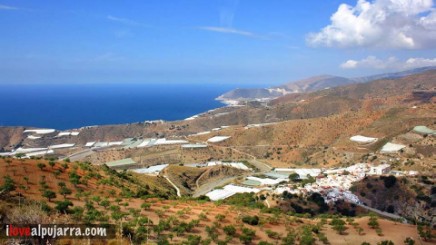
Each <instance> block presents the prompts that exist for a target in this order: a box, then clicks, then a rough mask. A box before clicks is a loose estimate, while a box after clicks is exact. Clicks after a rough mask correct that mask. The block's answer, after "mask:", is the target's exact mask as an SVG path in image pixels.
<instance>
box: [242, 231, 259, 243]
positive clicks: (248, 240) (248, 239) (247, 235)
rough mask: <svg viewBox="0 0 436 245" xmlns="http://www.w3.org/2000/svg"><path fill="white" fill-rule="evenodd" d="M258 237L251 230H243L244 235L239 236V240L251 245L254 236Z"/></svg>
mask: <svg viewBox="0 0 436 245" xmlns="http://www.w3.org/2000/svg"><path fill="white" fill-rule="evenodd" d="M255 235H256V232H255V231H254V230H252V229H249V228H243V229H242V234H241V235H240V236H239V240H240V241H241V242H242V243H243V244H250V243H251V241H252V240H253V239H254V236H255Z"/></svg>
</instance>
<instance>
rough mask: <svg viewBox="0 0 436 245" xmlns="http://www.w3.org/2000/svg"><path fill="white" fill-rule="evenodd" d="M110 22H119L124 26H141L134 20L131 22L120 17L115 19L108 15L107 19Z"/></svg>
mask: <svg viewBox="0 0 436 245" xmlns="http://www.w3.org/2000/svg"><path fill="white" fill-rule="evenodd" d="M106 18H107V19H108V20H110V21H114V22H118V23H121V24H124V25H130V26H138V25H141V24H140V23H139V22H136V21H134V20H130V19H125V18H119V17H115V16H112V15H108V16H107V17H106Z"/></svg>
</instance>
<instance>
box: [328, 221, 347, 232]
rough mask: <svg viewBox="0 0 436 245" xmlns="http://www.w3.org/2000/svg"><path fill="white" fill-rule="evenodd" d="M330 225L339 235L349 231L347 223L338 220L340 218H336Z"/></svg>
mask: <svg viewBox="0 0 436 245" xmlns="http://www.w3.org/2000/svg"><path fill="white" fill-rule="evenodd" d="M330 225H331V226H332V227H333V229H334V230H335V231H337V232H338V234H339V235H342V234H343V232H344V231H345V230H346V229H347V228H346V227H345V221H343V220H342V219H338V218H334V219H333V220H332V221H331V222H330Z"/></svg>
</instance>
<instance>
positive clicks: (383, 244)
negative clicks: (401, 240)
mask: <svg viewBox="0 0 436 245" xmlns="http://www.w3.org/2000/svg"><path fill="white" fill-rule="evenodd" d="M377 245H394V242H393V241H391V240H384V241H381V242H378V243H377Z"/></svg>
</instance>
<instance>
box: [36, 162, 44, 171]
mask: <svg viewBox="0 0 436 245" xmlns="http://www.w3.org/2000/svg"><path fill="white" fill-rule="evenodd" d="M36 166H37V167H38V168H39V169H40V170H41V171H43V170H44V168H45V167H46V165H45V163H42V162H39V163H37V164H36Z"/></svg>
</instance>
